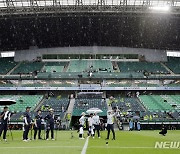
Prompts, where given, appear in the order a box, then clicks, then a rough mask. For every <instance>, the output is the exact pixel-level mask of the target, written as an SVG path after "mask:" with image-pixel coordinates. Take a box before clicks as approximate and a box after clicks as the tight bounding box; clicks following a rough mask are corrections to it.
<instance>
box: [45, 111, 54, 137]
mask: <svg viewBox="0 0 180 154" xmlns="http://www.w3.org/2000/svg"><path fill="white" fill-rule="evenodd" d="M53 112H54V110H53V109H52V108H50V109H49V114H48V115H46V116H45V118H44V119H45V120H46V122H47V124H46V127H47V130H46V140H49V131H50V130H51V139H52V140H54V120H55V119H54V113H53Z"/></svg>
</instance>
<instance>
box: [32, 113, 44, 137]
mask: <svg viewBox="0 0 180 154" xmlns="http://www.w3.org/2000/svg"><path fill="white" fill-rule="evenodd" d="M42 119H43V118H42V115H41V110H38V111H37V115H36V116H35V120H34V140H36V135H37V132H38V139H41V122H42Z"/></svg>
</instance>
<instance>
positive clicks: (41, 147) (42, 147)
mask: <svg viewBox="0 0 180 154" xmlns="http://www.w3.org/2000/svg"><path fill="white" fill-rule="evenodd" d="M44 148H81V146H33V147H0V149H44Z"/></svg>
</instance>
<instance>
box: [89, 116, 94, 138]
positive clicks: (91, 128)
mask: <svg viewBox="0 0 180 154" xmlns="http://www.w3.org/2000/svg"><path fill="white" fill-rule="evenodd" d="M93 124H94V121H93V113H91V114H90V117H89V118H88V126H89V133H88V136H90V135H91V136H92V137H93V138H94V126H93Z"/></svg>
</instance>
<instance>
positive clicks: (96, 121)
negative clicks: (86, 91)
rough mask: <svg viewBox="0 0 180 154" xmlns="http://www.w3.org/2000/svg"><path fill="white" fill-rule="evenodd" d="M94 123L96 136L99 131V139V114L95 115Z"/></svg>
mask: <svg viewBox="0 0 180 154" xmlns="http://www.w3.org/2000/svg"><path fill="white" fill-rule="evenodd" d="M93 122H94V134H95V132H96V130H97V134H98V138H100V120H99V116H98V115H97V113H94V116H93Z"/></svg>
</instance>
